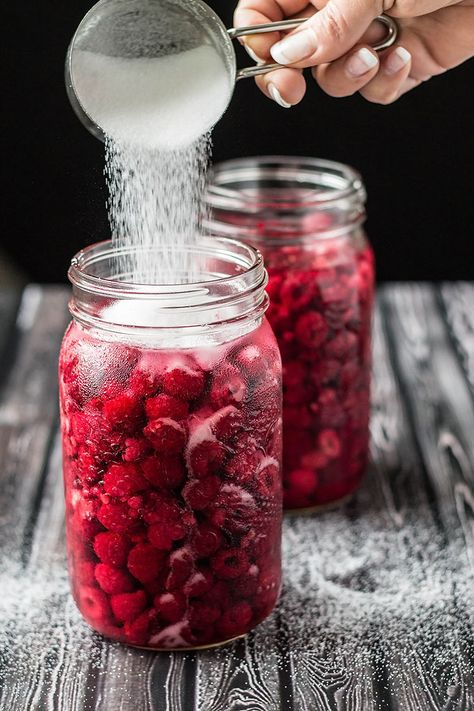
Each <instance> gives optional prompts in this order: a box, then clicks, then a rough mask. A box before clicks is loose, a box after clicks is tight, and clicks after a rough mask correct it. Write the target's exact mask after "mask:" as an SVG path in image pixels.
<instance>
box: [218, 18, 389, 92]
mask: <svg viewBox="0 0 474 711" xmlns="http://www.w3.org/2000/svg"><path fill="white" fill-rule="evenodd" d="M307 19H308V18H307V17H305V18H302V19H299V20H282V21H281V22H267V23H266V24H262V25H253V26H250V27H233V28H232V29H230V30H227V31H228V33H229V37H230V39H232V40H233V39H237V38H238V37H244V36H246V35H262V34H265V33H267V32H281V31H284V30H293V29H295V28H296V27H299V26H300V25H302V24H303V23H304V22H306V21H307ZM376 20H377V22H380V23H381V24H382V25H384V26H385V28H386V30H387V34H386V35H385V37H384V39H383V40H381V41H380V42H377V43H376V44H374V45H372V48H373V49H375V51H376V52H380V51H382V50H383V49H388V48H389V47H391V46H392V45H393V44H394V43H395V42H396V40H397V37H398V33H399V28H398V24H397V22H396V21H395V20H394V19H393V18H392V17H389V16H388V15H379V16H378V17H377V18H376ZM281 66H282V65H281V64H261V65H256V66H254V67H245V68H244V69H239V71H238V72H237V81H238V80H239V79H249V78H251V77H256V76H260V75H261V74H268V73H269V72H273V71H275V69H280V68H281Z"/></svg>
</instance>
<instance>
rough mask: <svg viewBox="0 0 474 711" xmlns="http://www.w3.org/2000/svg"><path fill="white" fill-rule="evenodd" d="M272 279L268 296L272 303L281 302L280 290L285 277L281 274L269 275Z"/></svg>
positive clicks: (269, 283) (269, 282) (268, 286)
mask: <svg viewBox="0 0 474 711" xmlns="http://www.w3.org/2000/svg"><path fill="white" fill-rule="evenodd" d="M269 276H270V279H269V281H268V285H267V294H268V296H269V297H270V299H271V301H272V302H275V301H280V289H281V285H282V284H283V276H282V275H281V274H272V273H271V272H270V274H269Z"/></svg>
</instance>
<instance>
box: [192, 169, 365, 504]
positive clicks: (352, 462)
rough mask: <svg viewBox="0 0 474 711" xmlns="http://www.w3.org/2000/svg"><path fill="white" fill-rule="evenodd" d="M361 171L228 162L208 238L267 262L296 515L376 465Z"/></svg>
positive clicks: (287, 493)
mask: <svg viewBox="0 0 474 711" xmlns="http://www.w3.org/2000/svg"><path fill="white" fill-rule="evenodd" d="M365 200H366V194H365V190H364V186H363V183H362V181H361V178H360V176H359V174H358V173H357V172H355V171H354V170H352V169H351V168H349V167H347V166H345V165H342V164H339V163H334V162H329V161H323V160H317V159H311V158H294V157H268V158H250V159H244V160H235V161H228V162H226V163H222V164H221V165H220V166H217V167H216V168H215V170H214V175H213V180H212V185H211V187H210V188H209V190H208V200H207V202H208V217H207V219H206V228H207V229H209V230H212V232H213V233H214V234H218V235H221V236H227V237H235V238H238V239H242V240H245V241H246V242H247V243H249V244H253V245H254V246H256V247H258V249H259V250H260V251H261V252H262V253H263V255H264V258H265V263H266V267H267V269H268V272H269V276H270V281H269V285H268V292H269V295H270V299H271V304H270V308H269V311H268V319H269V321H270V323H271V325H272V326H273V330H274V331H275V334H276V337H277V340H278V343H279V346H280V350H281V354H282V359H283V392H284V395H283V402H284V407H283V430H284V435H283V442H284V446H283V461H284V468H283V483H284V505H285V508H287V509H305V508H310V509H313V508H319V507H323V506H327V505H333V504H334V503H335V502H338V501H342V500H344V499H345V498H346V497H347V496H349V495H350V494H352V493H353V492H354V491H355V490H356V488H357V487H358V485H359V484H360V482H361V479H362V477H363V474H364V471H365V468H366V465H367V458H368V448H369V412H370V376H371V323H372V312H373V303H374V258H373V252H372V249H371V247H370V245H369V243H368V242H367V239H366V236H365V234H364V230H363V223H364V220H365Z"/></svg>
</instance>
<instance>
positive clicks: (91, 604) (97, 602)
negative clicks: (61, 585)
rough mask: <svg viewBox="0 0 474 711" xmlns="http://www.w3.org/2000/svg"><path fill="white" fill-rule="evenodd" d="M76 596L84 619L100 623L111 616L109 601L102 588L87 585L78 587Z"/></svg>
mask: <svg viewBox="0 0 474 711" xmlns="http://www.w3.org/2000/svg"><path fill="white" fill-rule="evenodd" d="M77 597H78V600H77V604H78V606H79V609H80V611H81V612H82V614H83V615H84V617H85V618H86V620H92V621H93V622H95V623H101V622H104V621H105V620H108V619H109V618H110V617H111V614H112V613H111V609H110V605H109V601H108V599H107V596H106V595H105V593H104V592H103V591H102V590H98V589H97V588H92V587H88V586H86V587H80V588H79V590H78V593H77Z"/></svg>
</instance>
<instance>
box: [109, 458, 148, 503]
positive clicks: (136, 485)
mask: <svg viewBox="0 0 474 711" xmlns="http://www.w3.org/2000/svg"><path fill="white" fill-rule="evenodd" d="M148 486H149V484H148V482H147V480H146V479H145V478H144V477H143V476H142V475H141V474H140V471H139V469H138V466H137V465H136V464H127V463H123V464H112V465H111V466H110V467H109V469H108V471H107V474H106V475H105V477H104V491H105V492H106V493H107V494H110V495H111V496H118V497H122V496H126V497H128V496H132V495H133V494H136V493H138V492H139V491H143V490H144V489H147V488H148Z"/></svg>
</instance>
